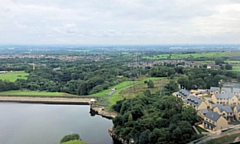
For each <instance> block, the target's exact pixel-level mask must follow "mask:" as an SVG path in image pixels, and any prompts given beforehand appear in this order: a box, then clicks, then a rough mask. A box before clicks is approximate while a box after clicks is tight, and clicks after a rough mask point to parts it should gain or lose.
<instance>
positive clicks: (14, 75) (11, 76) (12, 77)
mask: <svg viewBox="0 0 240 144" xmlns="http://www.w3.org/2000/svg"><path fill="white" fill-rule="evenodd" d="M27 76H28V73H26V72H24V71H14V72H7V73H3V74H0V79H1V80H8V81H11V82H15V81H16V80H17V79H27Z"/></svg>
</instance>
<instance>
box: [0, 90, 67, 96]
mask: <svg viewBox="0 0 240 144" xmlns="http://www.w3.org/2000/svg"><path fill="white" fill-rule="evenodd" d="M0 95H26V96H70V94H66V93H59V92H41V91H21V90H13V91H5V92H0Z"/></svg>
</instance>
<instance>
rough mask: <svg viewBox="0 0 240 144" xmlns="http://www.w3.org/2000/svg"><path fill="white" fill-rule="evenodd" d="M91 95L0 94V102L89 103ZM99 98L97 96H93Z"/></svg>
mask: <svg viewBox="0 0 240 144" xmlns="http://www.w3.org/2000/svg"><path fill="white" fill-rule="evenodd" d="M91 99H92V97H66V96H65V97H50V96H44V97H43V96H42V97H41V96H0V102H16V103H41V104H75V105H89V104H90V100H91ZM95 99H97V100H99V99H98V98H95Z"/></svg>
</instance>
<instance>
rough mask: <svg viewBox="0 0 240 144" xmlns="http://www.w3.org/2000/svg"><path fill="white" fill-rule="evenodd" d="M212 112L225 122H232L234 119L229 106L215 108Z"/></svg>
mask: <svg viewBox="0 0 240 144" xmlns="http://www.w3.org/2000/svg"><path fill="white" fill-rule="evenodd" d="M213 111H214V112H217V113H218V114H219V115H221V116H223V117H224V118H225V119H226V120H227V121H233V119H234V115H233V111H232V108H231V107H230V106H217V107H215V108H214V109H213Z"/></svg>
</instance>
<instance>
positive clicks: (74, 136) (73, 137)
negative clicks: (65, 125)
mask: <svg viewBox="0 0 240 144" xmlns="http://www.w3.org/2000/svg"><path fill="white" fill-rule="evenodd" d="M72 140H80V136H79V134H69V135H65V136H64V137H63V138H62V139H61V141H60V143H64V142H68V141H72Z"/></svg>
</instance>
